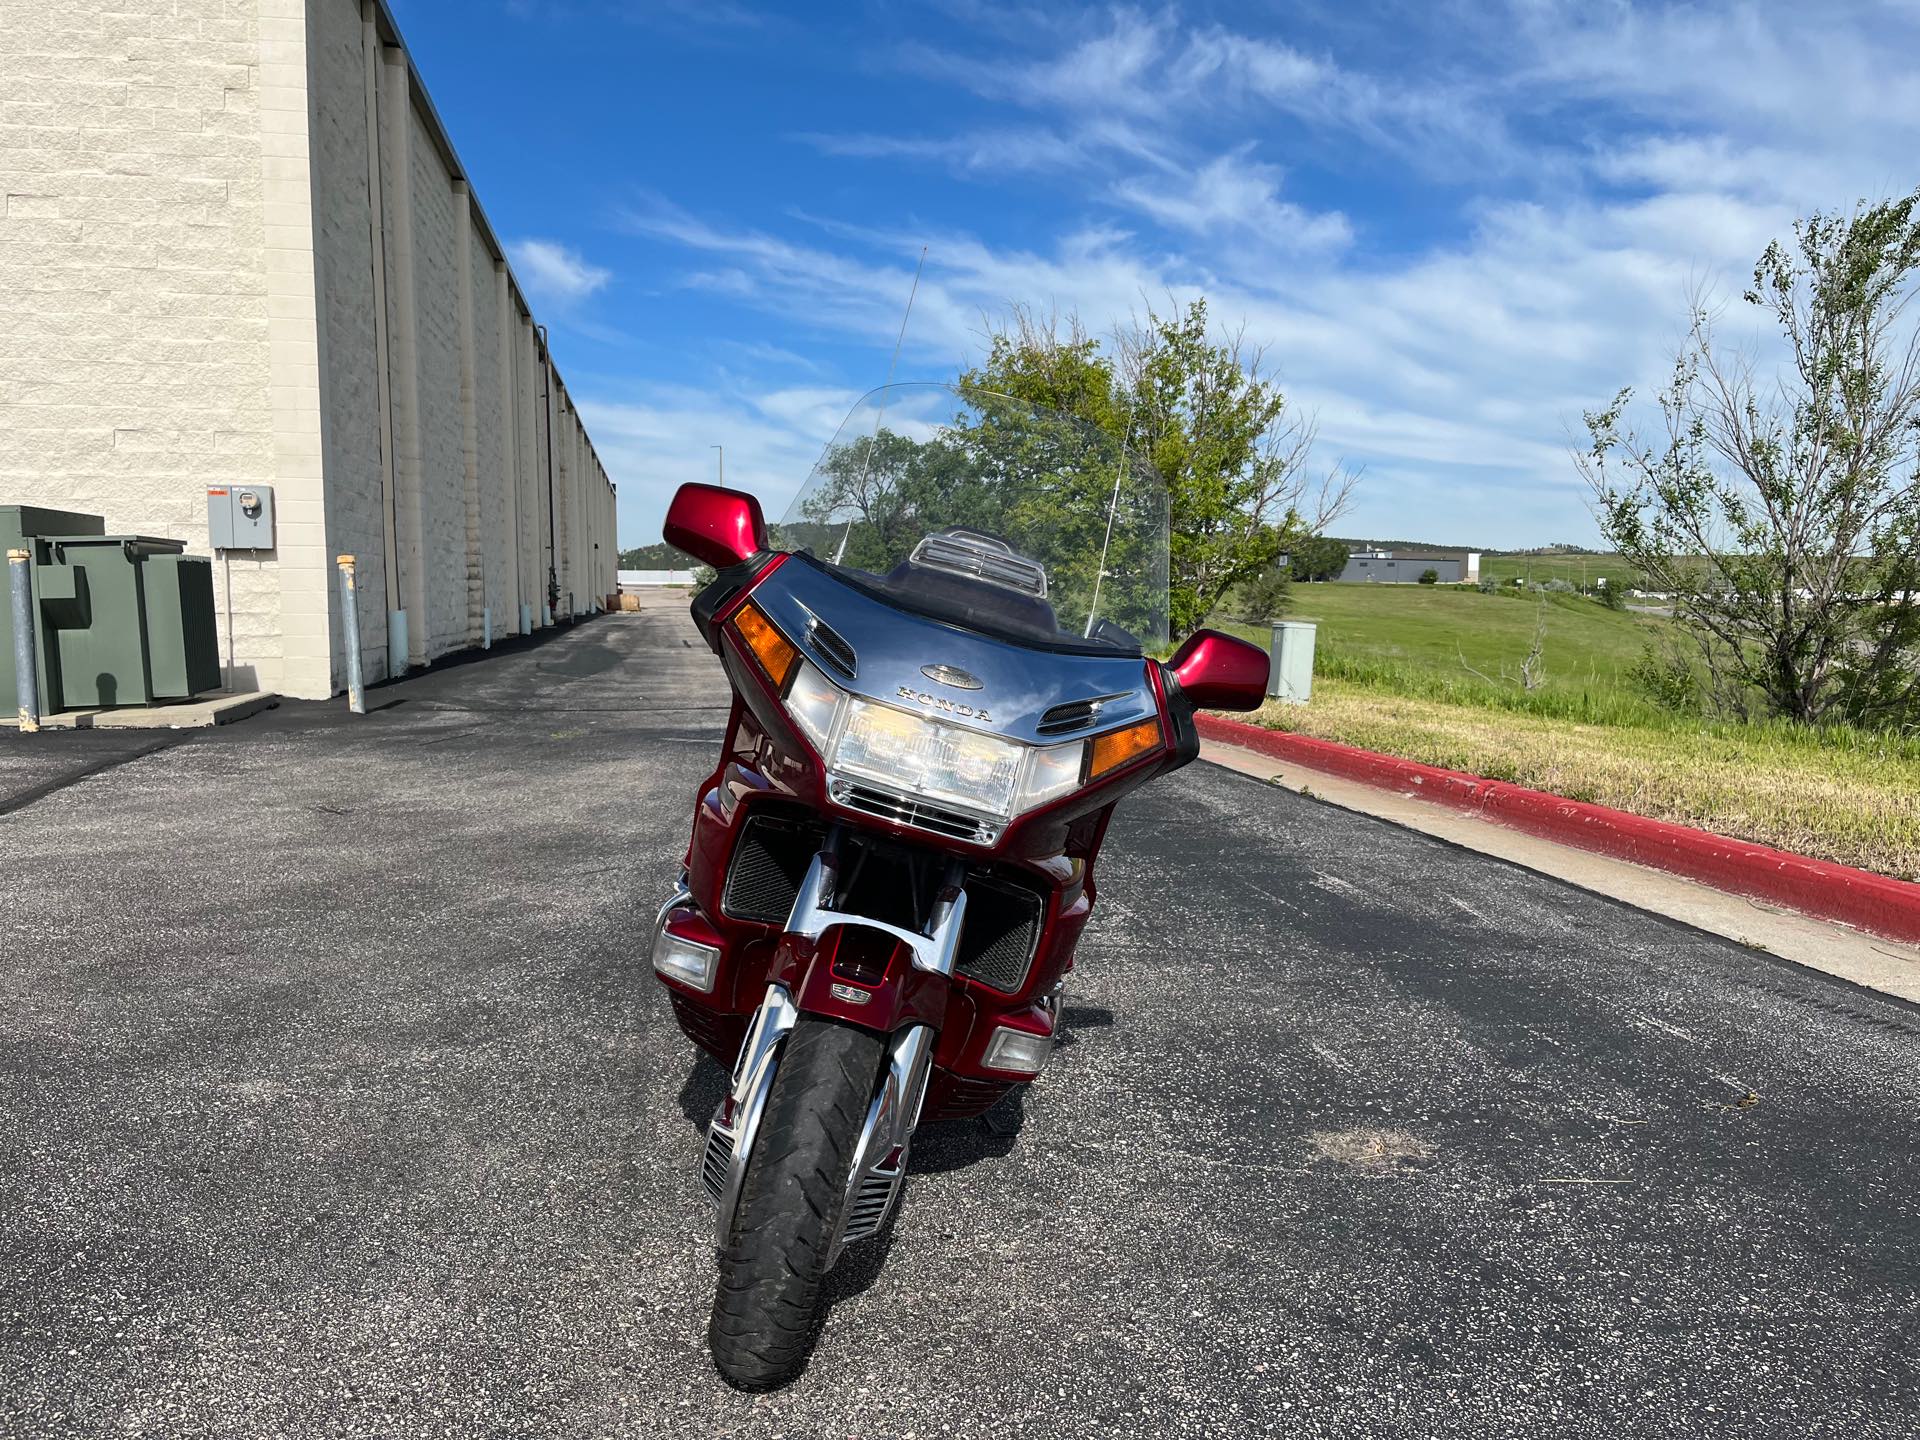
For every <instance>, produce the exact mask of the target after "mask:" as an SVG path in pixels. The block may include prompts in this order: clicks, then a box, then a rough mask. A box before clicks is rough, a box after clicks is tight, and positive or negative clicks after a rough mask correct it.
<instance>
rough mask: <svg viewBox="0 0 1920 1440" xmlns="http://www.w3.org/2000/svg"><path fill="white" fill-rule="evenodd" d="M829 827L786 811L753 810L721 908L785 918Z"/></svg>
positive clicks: (742, 915) (741, 916)
mask: <svg viewBox="0 0 1920 1440" xmlns="http://www.w3.org/2000/svg"><path fill="white" fill-rule="evenodd" d="M824 833H825V832H823V831H822V830H821V828H820V827H819V826H818V825H814V824H810V823H808V822H806V821H802V820H793V819H789V818H788V817H787V816H784V815H749V816H748V817H747V818H746V821H745V823H744V824H743V825H742V827H741V830H740V843H739V844H738V845H736V846H735V847H734V851H733V863H732V864H731V865H729V866H728V867H727V886H726V889H725V891H723V892H722V894H721V897H720V908H721V909H722V910H723V911H725V912H726V913H727V914H729V915H731V916H733V917H734V919H736V920H753V921H757V922H759V923H760V924H762V925H778V924H780V923H781V922H782V921H784V920H785V919H786V918H787V915H788V913H789V912H790V911H791V910H792V909H793V899H794V896H796V895H798V894H799V893H800V882H801V880H802V879H804V878H805V877H806V873H807V864H808V862H809V861H811V860H812V859H813V857H814V854H815V852H816V851H818V850H819V849H820V843H821V836H822V835H823V834H824Z"/></svg>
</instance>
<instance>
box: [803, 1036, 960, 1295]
mask: <svg viewBox="0 0 1920 1440" xmlns="http://www.w3.org/2000/svg"><path fill="white" fill-rule="evenodd" d="M935 1038H936V1037H935V1032H934V1029H933V1027H932V1026H931V1025H909V1026H908V1027H907V1028H905V1029H904V1030H901V1031H900V1032H899V1033H898V1034H897V1035H895V1036H894V1037H893V1040H892V1042H891V1044H890V1045H889V1046H888V1056H887V1069H886V1073H885V1074H884V1075H883V1076H881V1078H880V1088H879V1090H878V1091H877V1092H876V1093H875V1095H874V1097H873V1103H872V1104H871V1105H869V1106H868V1107H867V1121H866V1124H865V1125H864V1126H863V1127H862V1128H861V1131H860V1141H859V1144H858V1145H856V1146H855V1147H854V1151H853V1169H852V1172H851V1173H850V1174H849V1175H848V1177H847V1190H846V1196H845V1198H844V1199H843V1201H842V1202H841V1206H840V1221H839V1228H838V1230H837V1231H836V1232H835V1234H834V1237H833V1244H832V1246H831V1247H830V1248H829V1249H828V1251H827V1264H828V1265H829V1266H831V1265H832V1264H833V1262H834V1261H835V1260H837V1259H839V1258H840V1252H841V1250H842V1249H844V1248H845V1247H846V1246H848V1245H851V1244H853V1243H854V1242H855V1241H857V1240H865V1239H868V1238H870V1237H871V1236H874V1235H877V1234H879V1233H880V1230H881V1227H882V1226H884V1225H885V1224H886V1223H887V1216H889V1215H890V1214H892V1213H893V1209H894V1207H895V1206H896V1205H898V1204H899V1203H900V1191H901V1188H902V1186H903V1185H904V1184H905V1182H906V1178H907V1153H908V1150H909V1148H910V1147H911V1145H912V1142H913V1132H914V1128H915V1127H916V1126H917V1125H918V1124H919V1123H920V1107H921V1104H922V1103H923V1102H924V1101H925V1100H926V1096H927V1080H928V1078H929V1077H930V1076H931V1075H932V1073H933V1047H934V1040H935ZM896 1148H897V1149H898V1150H899V1151H900V1156H899V1159H897V1160H895V1161H894V1163H893V1164H892V1165H888V1164H887V1163H886V1162H887V1160H888V1158H889V1157H890V1156H891V1155H892V1154H893V1152H894V1150H895V1149H896Z"/></svg>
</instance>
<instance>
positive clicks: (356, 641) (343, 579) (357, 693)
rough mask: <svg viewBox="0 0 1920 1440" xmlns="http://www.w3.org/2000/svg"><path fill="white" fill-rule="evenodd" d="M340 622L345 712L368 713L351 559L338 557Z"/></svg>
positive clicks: (344, 556) (356, 589)
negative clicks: (344, 636)
mask: <svg viewBox="0 0 1920 1440" xmlns="http://www.w3.org/2000/svg"><path fill="white" fill-rule="evenodd" d="M333 563H334V564H336V565H338V566H339V567H340V620H341V624H342V625H344V626H345V627H346V631H347V708H348V709H349V710H351V711H352V712H353V713H354V714H356V715H364V714H366V713H367V687H366V682H365V681H364V680H363V679H362V678H361V676H360V590H359V586H358V585H356V584H355V583H354V573H353V563H354V562H353V556H351V555H339V556H336V557H335V558H334V562H333Z"/></svg>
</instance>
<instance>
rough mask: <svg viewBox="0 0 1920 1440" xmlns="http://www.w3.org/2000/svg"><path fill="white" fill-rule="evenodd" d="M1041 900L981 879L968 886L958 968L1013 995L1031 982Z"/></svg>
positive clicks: (1015, 887) (1023, 890)
mask: <svg viewBox="0 0 1920 1440" xmlns="http://www.w3.org/2000/svg"><path fill="white" fill-rule="evenodd" d="M1041 904H1042V902H1041V899H1040V897H1039V896H1038V895H1037V894H1035V893H1034V892H1033V891H1031V890H1028V889H1026V888H1025V887H1024V886H1020V885H1009V884H1006V883H1005V882H1003V881H999V880H990V879H988V878H986V877H985V876H981V875H976V876H974V877H973V878H972V879H970V880H968V881H967V922H966V927H965V928H964V929H963V930H962V931H961V932H960V953H959V955H958V956H957V957H956V958H955V960H954V967H953V968H954V969H955V970H957V971H959V972H960V973H961V974H962V975H965V976H966V977H967V978H968V979H969V980H978V981H979V982H980V983H981V984H982V985H986V986H989V987H991V988H992V989H995V990H998V991H1000V992H1001V993H1003V994H1007V995H1012V994H1014V993H1016V992H1017V991H1018V990H1019V989H1020V987H1021V986H1022V985H1024V984H1026V982H1027V971H1028V969H1029V968H1030V967H1031V966H1032V964H1033V952H1034V950H1035V949H1036V948H1037V947H1038V945H1039V943H1040V919H1041Z"/></svg>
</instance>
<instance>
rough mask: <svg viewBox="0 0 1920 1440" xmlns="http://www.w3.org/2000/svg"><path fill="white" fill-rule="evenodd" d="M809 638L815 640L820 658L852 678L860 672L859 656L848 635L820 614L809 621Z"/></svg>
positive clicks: (814, 645) (814, 643)
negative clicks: (844, 634)
mask: <svg viewBox="0 0 1920 1440" xmlns="http://www.w3.org/2000/svg"><path fill="white" fill-rule="evenodd" d="M807 639H808V640H810V641H812V642H813V648H814V649H815V650H816V651H818V652H819V654H820V658H821V659H822V660H824V661H826V662H827V664H829V665H831V666H832V667H833V668H834V669H836V670H838V671H839V672H840V673H841V674H842V675H844V676H846V677H847V679H849V680H851V679H853V678H854V676H856V675H857V674H859V673H860V669H859V657H858V656H857V655H856V654H855V653H854V649H853V646H851V645H849V644H848V643H847V641H846V637H845V636H843V635H841V633H840V632H839V631H838V630H835V629H834V628H833V627H832V626H831V625H829V624H827V622H826V621H824V620H822V619H821V618H820V617H819V616H818V615H816V616H814V617H813V618H812V619H811V620H809V621H808V622H807Z"/></svg>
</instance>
